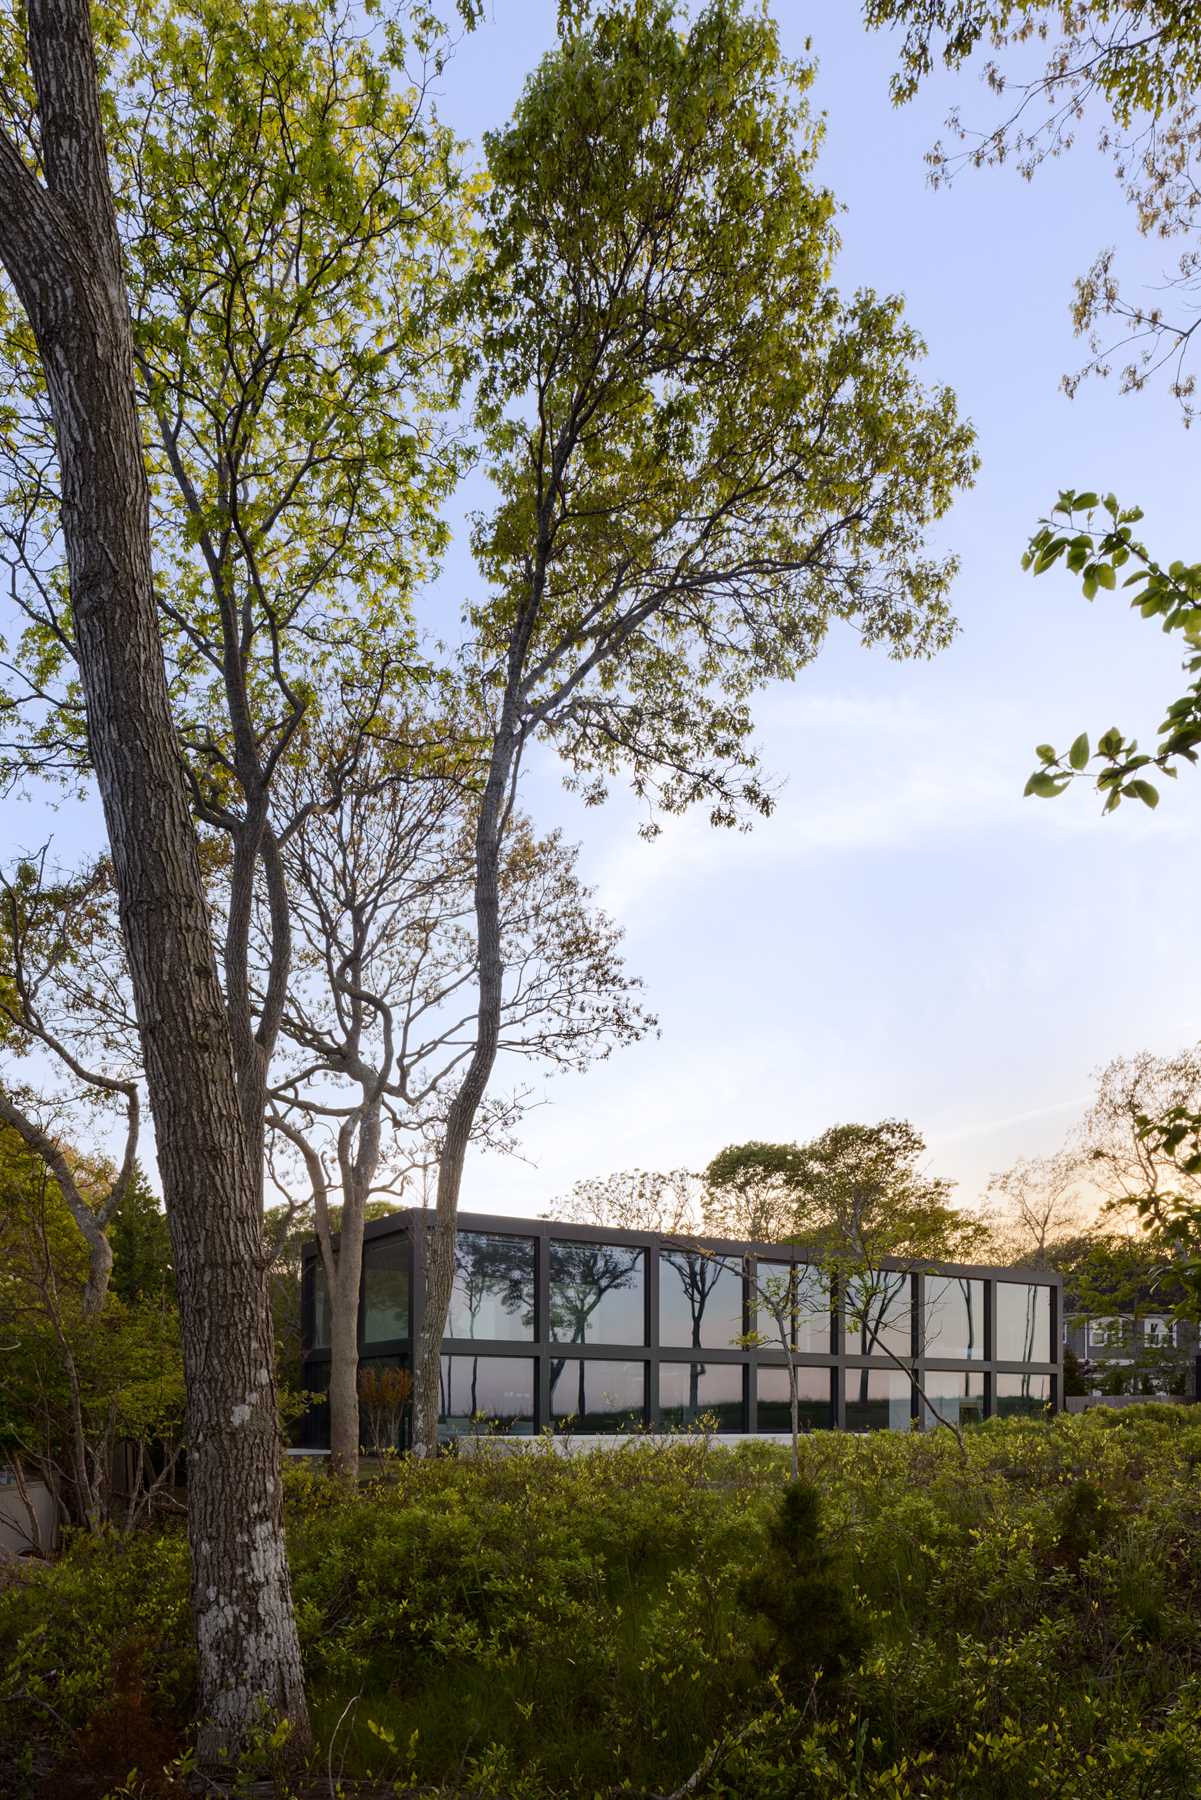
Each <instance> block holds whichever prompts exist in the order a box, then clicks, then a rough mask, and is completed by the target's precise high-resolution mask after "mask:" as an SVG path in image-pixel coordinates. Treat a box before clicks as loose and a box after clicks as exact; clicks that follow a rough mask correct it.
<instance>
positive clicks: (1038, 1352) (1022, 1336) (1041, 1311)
mask: <svg viewBox="0 0 1201 1800" xmlns="http://www.w3.org/2000/svg"><path fill="white" fill-rule="evenodd" d="M996 1293H997V1350H996V1355H997V1360H998V1362H1051V1361H1052V1360H1053V1352H1052V1349H1051V1290H1050V1288H1049V1287H1043V1286H1041V1285H1035V1283H1033V1282H1024V1281H1023V1282H1017V1281H998V1283H997V1288H996Z"/></svg>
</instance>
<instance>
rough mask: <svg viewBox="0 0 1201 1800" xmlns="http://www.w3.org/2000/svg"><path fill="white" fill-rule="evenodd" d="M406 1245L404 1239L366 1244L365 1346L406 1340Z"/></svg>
mask: <svg viewBox="0 0 1201 1800" xmlns="http://www.w3.org/2000/svg"><path fill="white" fill-rule="evenodd" d="M408 1332H409V1246H408V1240H407V1239H406V1238H394V1239H383V1240H379V1241H377V1242H376V1243H373V1244H368V1245H367V1246H366V1247H365V1249H364V1253H363V1337H364V1340H365V1341H366V1342H367V1343H369V1344H370V1343H380V1342H382V1341H384V1340H386V1339H388V1338H402V1337H407V1336H408Z"/></svg>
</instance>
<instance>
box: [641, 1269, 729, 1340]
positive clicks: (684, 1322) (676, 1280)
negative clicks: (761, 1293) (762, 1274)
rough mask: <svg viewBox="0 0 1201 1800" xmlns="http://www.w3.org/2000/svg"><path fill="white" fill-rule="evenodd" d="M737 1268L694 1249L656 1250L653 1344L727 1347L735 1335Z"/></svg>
mask: <svg viewBox="0 0 1201 1800" xmlns="http://www.w3.org/2000/svg"><path fill="white" fill-rule="evenodd" d="M742 1332H743V1323H742V1272H741V1268H740V1266H739V1265H738V1264H737V1263H730V1262H727V1261H725V1260H723V1259H722V1258H720V1257H716V1256H705V1255H703V1254H702V1253H701V1251H699V1250H661V1251H660V1252H659V1342H660V1343H661V1344H678V1345H692V1346H694V1347H695V1348H696V1349H698V1350H728V1349H730V1347H731V1345H732V1344H733V1342H734V1339H735V1338H738V1337H741V1336H742Z"/></svg>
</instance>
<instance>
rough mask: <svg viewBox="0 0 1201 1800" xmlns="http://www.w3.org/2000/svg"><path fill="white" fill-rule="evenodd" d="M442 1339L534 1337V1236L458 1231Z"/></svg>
mask: <svg viewBox="0 0 1201 1800" xmlns="http://www.w3.org/2000/svg"><path fill="white" fill-rule="evenodd" d="M446 1335H447V1337H457V1338H502V1339H505V1340H508V1341H510V1342H518V1341H522V1340H528V1339H530V1338H532V1337H533V1335H534V1240H533V1239H532V1238H519V1237H506V1236H504V1235H503V1234H502V1233H500V1232H495V1231H460V1232H459V1234H458V1237H457V1238H456V1240H455V1284H454V1290H453V1292H452V1294H451V1297H450V1316H449V1318H448V1319H447V1322H446Z"/></svg>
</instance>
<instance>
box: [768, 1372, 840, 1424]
mask: <svg viewBox="0 0 1201 1800" xmlns="http://www.w3.org/2000/svg"><path fill="white" fill-rule="evenodd" d="M830 1374H831V1371H830V1370H829V1369H808V1368H806V1369H798V1370H797V1372H796V1378H797V1387H798V1389H799V1393H798V1397H797V1398H798V1406H797V1412H798V1417H799V1422H800V1427H801V1430H802V1431H825V1430H827V1429H828V1428H829V1427H830V1426H831V1425H833V1423H834V1407H833V1405H832V1403H831V1397H830ZM756 1380H757V1390H758V1401H759V1406H758V1413H757V1417H758V1420H759V1430H760V1431H791V1430H792V1409H791V1406H790V1404H789V1399H788V1370H787V1369H775V1368H770V1367H764V1366H763V1365H762V1364H760V1367H759V1373H758V1376H757V1378H756Z"/></svg>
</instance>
